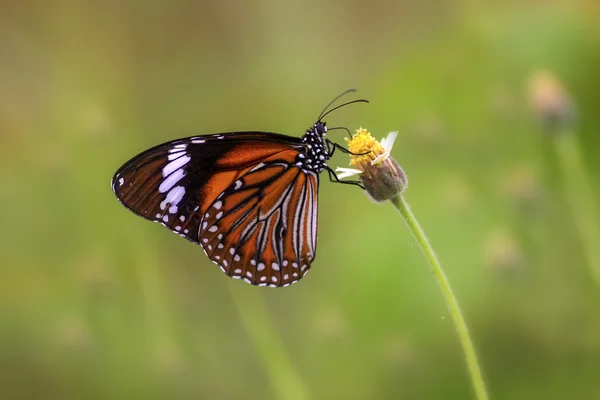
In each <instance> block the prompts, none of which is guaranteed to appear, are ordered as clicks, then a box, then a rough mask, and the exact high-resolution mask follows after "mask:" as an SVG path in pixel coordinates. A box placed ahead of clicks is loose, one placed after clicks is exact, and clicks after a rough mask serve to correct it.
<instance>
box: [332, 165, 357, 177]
mask: <svg viewBox="0 0 600 400" xmlns="http://www.w3.org/2000/svg"><path fill="white" fill-rule="evenodd" d="M335 172H336V175H337V177H338V179H344V178H348V177H350V176H354V175H358V174H362V171H361V170H359V169H354V168H341V167H337V168H336V169H335Z"/></svg>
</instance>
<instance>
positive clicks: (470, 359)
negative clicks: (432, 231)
mask: <svg viewBox="0 0 600 400" xmlns="http://www.w3.org/2000/svg"><path fill="white" fill-rule="evenodd" d="M390 201H391V202H392V204H393V205H394V206H395V207H396V208H397V209H398V211H400V214H402V216H403V217H404V221H405V222H406V224H407V225H408V227H409V228H410V231H411V232H412V234H413V235H414V236H415V239H417V243H418V244H419V246H420V247H421V250H422V251H423V254H424V255H425V258H426V259H427V261H428V262H429V265H430V266H431V269H432V270H433V275H434V276H435V278H436V280H437V282H438V284H439V285H440V288H441V289H442V294H443V295H444V300H445V301H446V305H447V307H448V310H449V311H450V315H452V319H453V320H454V324H455V325H456V331H457V332H458V336H459V338H460V341H461V344H462V348H463V351H464V354H465V360H466V362H467V365H468V367H469V372H470V374H471V381H472V382H473V387H474V389H475V395H476V396H477V399H478V400H487V399H488V395H487V392H486V389H485V383H484V382H483V378H482V375H481V369H480V368H479V364H478V363H477V355H476V354H475V348H474V347H473V342H472V341H471V338H470V336H469V330H468V329H467V324H466V323H465V319H464V318H463V315H462V313H461V311H460V307H459V306H458V302H457V301H456V297H454V293H452V288H451V287H450V283H449V282H448V278H446V274H444V270H443V269H442V266H441V264H440V262H439V261H438V259H437V256H436V255H435V253H434V251H433V248H432V247H431V243H429V239H427V236H425V232H424V231H423V228H421V225H419V221H417V219H416V218H415V216H414V214H413V213H412V211H411V210H410V207H409V205H408V203H407V202H406V200H404V197H403V196H402V195H401V194H398V195H396V196H395V197H393V198H392V199H391V200H390Z"/></svg>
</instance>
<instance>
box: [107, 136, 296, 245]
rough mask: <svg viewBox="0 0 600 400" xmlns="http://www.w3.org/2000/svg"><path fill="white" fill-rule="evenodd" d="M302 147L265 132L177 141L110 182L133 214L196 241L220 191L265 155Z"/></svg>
mask: <svg viewBox="0 0 600 400" xmlns="http://www.w3.org/2000/svg"><path fill="white" fill-rule="evenodd" d="M298 147H300V145H299V143H298V139H296V138H292V137H287V136H283V135H278V134H274V133H264V132H247V133H229V134H220V135H210V136H199V137H191V138H187V139H181V140H176V141H173V142H168V143H164V144H162V145H159V146H156V147H154V148H152V149H150V150H147V151H145V152H143V153H141V154H140V155H138V156H136V157H134V158H133V159H131V160H130V161H128V162H127V163H125V164H124V165H123V166H122V167H121V168H120V169H119V170H118V171H117V173H116V174H115V176H114V177H113V181H112V187H113V191H114V192H115V194H116V196H117V198H118V199H119V201H120V202H121V203H122V204H123V205H125V207H127V208H128V209H130V210H131V211H133V212H134V213H136V214H138V215H140V216H141V217H144V218H146V219H149V220H151V221H155V222H159V223H161V224H163V225H165V226H166V227H168V228H169V229H171V230H172V231H174V232H176V233H178V234H180V235H182V236H184V237H186V238H187V239H189V240H191V241H193V242H196V243H198V240H199V239H198V233H199V228H200V224H201V222H202V216H203V215H204V213H205V212H206V209H207V208H208V207H209V206H210V205H211V204H212V203H213V202H214V201H215V199H216V198H217V196H219V195H220V194H221V193H222V192H223V191H224V190H225V189H226V188H227V187H229V186H230V185H231V184H232V183H233V182H235V181H236V180H237V179H238V178H239V177H240V176H242V175H243V174H244V173H245V172H247V171H248V170H249V169H251V168H253V167H254V166H256V165H257V164H259V163H260V162H261V161H262V160H264V159H268V158H269V157H271V156H273V155H275V154H278V153H280V152H282V151H286V150H287V151H289V150H290V149H296V148H298ZM296 151H297V150H296Z"/></svg>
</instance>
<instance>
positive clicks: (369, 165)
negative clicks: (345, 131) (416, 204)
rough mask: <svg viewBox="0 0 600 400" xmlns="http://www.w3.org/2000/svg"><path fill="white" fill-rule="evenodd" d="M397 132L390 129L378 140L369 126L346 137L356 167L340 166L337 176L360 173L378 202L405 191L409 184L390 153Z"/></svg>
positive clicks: (364, 184)
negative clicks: (386, 134) (369, 130)
mask: <svg viewBox="0 0 600 400" xmlns="http://www.w3.org/2000/svg"><path fill="white" fill-rule="evenodd" d="M397 135H398V133H397V132H390V133H389V134H388V136H387V137H386V138H384V139H382V141H381V142H379V141H378V140H377V139H375V138H374V137H373V136H371V133H369V132H368V131H367V130H366V129H363V128H360V129H357V130H356V134H354V135H353V136H352V138H351V139H348V138H346V142H348V150H349V151H350V153H351V155H350V165H351V166H352V167H354V169H353V168H337V169H336V172H340V174H339V175H338V178H340V179H342V178H346V177H348V176H352V175H360V180H361V183H362V184H363V186H364V187H365V191H366V192H367V193H368V194H369V195H370V196H371V197H372V198H373V200H375V201H378V202H379V201H385V200H389V199H391V198H392V197H394V196H396V195H398V194H400V193H402V192H403V191H404V189H406V186H407V184H408V181H407V179H406V175H405V174H404V171H402V168H400V166H399V165H398V163H397V162H396V160H394V159H393V158H392V157H391V156H390V153H391V151H392V147H393V145H394V141H395V140H396V136H397Z"/></svg>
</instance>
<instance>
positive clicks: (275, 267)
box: [271, 263, 279, 271]
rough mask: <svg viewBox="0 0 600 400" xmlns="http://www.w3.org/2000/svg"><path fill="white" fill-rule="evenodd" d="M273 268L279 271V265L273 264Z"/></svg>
mask: <svg viewBox="0 0 600 400" xmlns="http://www.w3.org/2000/svg"><path fill="white" fill-rule="evenodd" d="M271 268H273V269H274V270H275V271H279V264H277V263H273V264H271Z"/></svg>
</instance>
